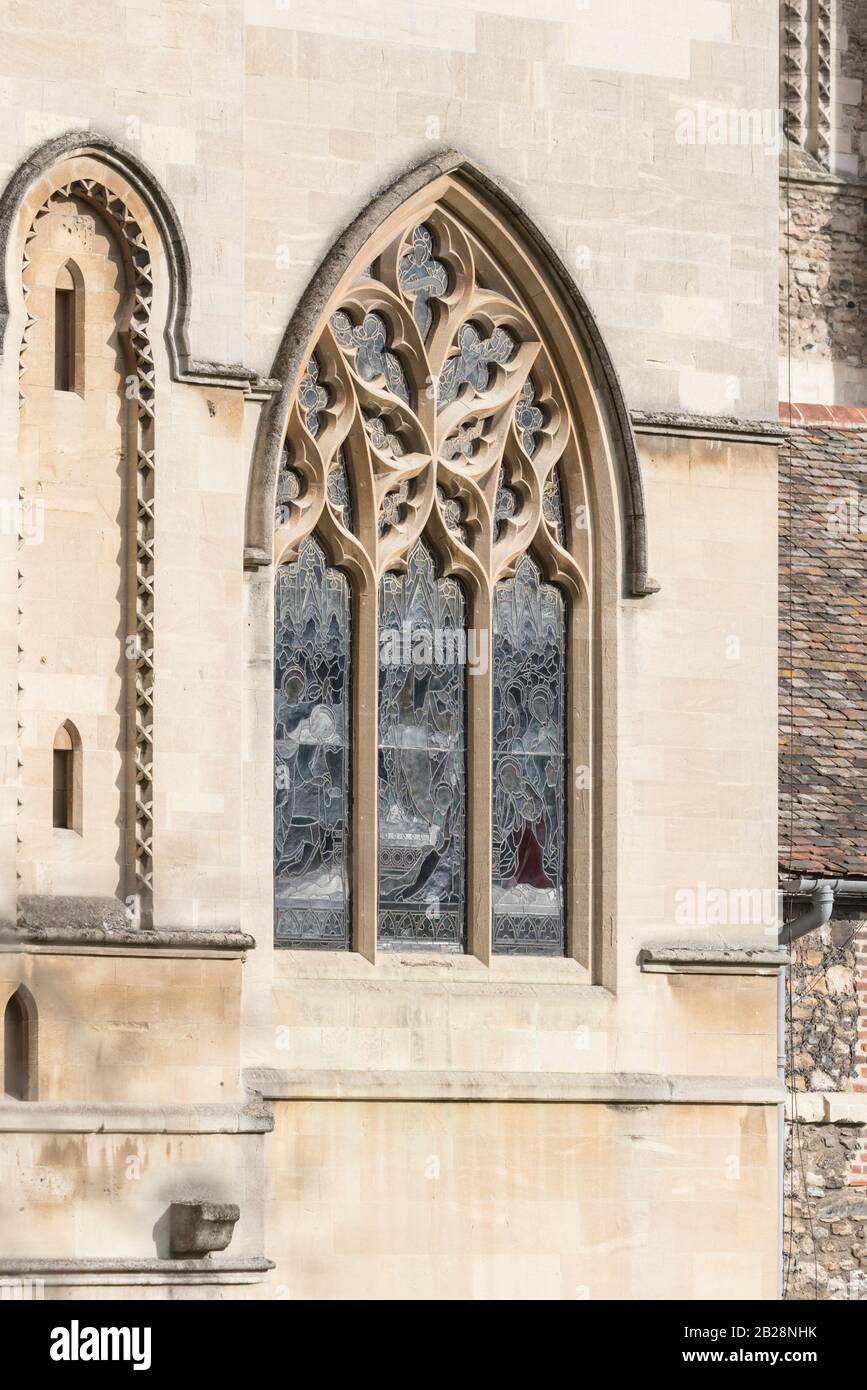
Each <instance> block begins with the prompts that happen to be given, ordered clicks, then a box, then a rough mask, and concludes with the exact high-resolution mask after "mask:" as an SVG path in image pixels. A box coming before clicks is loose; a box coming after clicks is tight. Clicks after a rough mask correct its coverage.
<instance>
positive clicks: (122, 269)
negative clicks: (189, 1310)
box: [0, 0, 860, 1300]
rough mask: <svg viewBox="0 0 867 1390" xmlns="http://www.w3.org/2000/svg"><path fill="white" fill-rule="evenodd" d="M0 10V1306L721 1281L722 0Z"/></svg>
mask: <svg viewBox="0 0 867 1390" xmlns="http://www.w3.org/2000/svg"><path fill="white" fill-rule="evenodd" d="M8 9H9V13H8V18H7V24H6V29H5V30H4V52H3V55H2V65H3V72H4V81H3V88H2V94H3V95H2V101H3V106H4V114H5V115H6V116H7V117H8V119H7V120H4V122H3V125H2V135H0V166H2V182H3V184H4V188H5V191H4V192H3V195H2V200H0V237H2V245H3V252H4V262H3V265H4V279H3V286H2V291H0V317H2V328H3V342H2V360H0V436H2V450H0V476H2V484H0V506H2V518H3V525H2V527H0V577H2V582H0V603H2V604H3V613H4V620H3V621H2V622H0V676H2V687H3V690H4V691H5V698H4V700H3V701H2V702H0V744H2V760H0V767H2V769H3V775H2V783H0V918H2V942H0V944H2V947H3V949H2V953H0V1007H3V1008H4V1010H5V1028H4V1034H3V1044H2V1045H3V1067H4V1077H5V1096H4V1098H3V1099H2V1100H0V1131H2V1142H0V1176H2V1182H0V1279H2V1280H12V1281H14V1280H19V1281H37V1282H38V1284H39V1287H40V1288H41V1289H42V1290H43V1291H44V1296H45V1297H46V1298H56V1299H67V1298H68V1299H72V1298H80V1297H90V1298H97V1299H101V1298H112V1299H114V1298H117V1299H123V1298H140V1297H145V1298H172V1299H187V1298H195V1299H200V1298H209V1299H230V1298H231V1299H236V1298H250V1299H259V1298H265V1299H273V1298H288V1299H294V1298H313V1299H329V1298H335V1299H336V1298H375V1299H388V1298H407V1297H424V1298H438V1299H450V1298H461V1299H468V1298H479V1299H486V1298H530V1297H534V1298H552V1299H568V1300H583V1299H591V1300H592V1299H600V1298H618V1299H637V1298H647V1297H652V1298H690V1299H698V1298H714V1299H726V1298H734V1297H754V1298H760V1299H773V1298H775V1297H777V1296H778V1293H779V1290H780V1288H781V1278H782V1273H781V1263H780V1251H781V1218H782V1209H781V1197H782V1190H781V1182H782V1155H783V1148H782V1142H781V1139H782V1135H781V1127H782V1126H781V1122H782V1118H783V1117H782V1104H783V1101H784V1094H785V1092H784V1087H783V1082H782V1078H781V1062H780V1056H779V1032H778V1024H779V1002H780V996H779V994H778V975H779V971H780V970H781V968H782V967H783V965H784V963H785V960H786V953H785V952H784V951H782V950H781V949H780V947H779V945H778V941H777V932H776V924H775V923H773V922H771V923H769V922H768V921H767V914H766V913H765V912H764V911H763V910H762V908H761V904H762V903H763V902H764V901H765V900H766V899H767V896H768V894H771V893H773V892H774V891H775V889H776V886H777V870H778V837H777V807H778V780H777V744H778V723H777V716H778V706H777V681H778V671H777V654H778V630H777V595H778V451H779V447H780V443H781V441H782V440H783V439H784V438H785V435H784V431H783V430H782V429H781V426H780V425H779V423H778V371H777V339H778V330H779V304H778V268H779V241H778V231H779V223H778V215H779V213H778V208H779V204H778V199H779V186H780V185H779V166H778V151H777V150H776V149H775V148H769V147H768V143H767V141H766V140H764V139H763V138H760V139H758V140H757V139H755V138H753V136H752V135H751V134H750V132H753V135H754V134H755V132H759V135H761V132H762V131H764V130H766V128H767V122H766V121H764V120H761V119H760V120H759V121H758V122H757V123H756V122H747V123H746V124H743V123H741V125H739V127H738V128H739V129H743V130H744V131H745V132H746V139H745V141H744V143H742V144H739V143H737V142H735V143H727V144H725V145H721V144H715V143H709V142H707V141H703V140H701V139H699V138H696V139H695V140H694V141H690V140H683V139H680V138H679V137H678V132H679V131H683V130H684V129H685V128H686V126H688V125H689V123H688V122H686V125H685V113H686V114H688V113H690V112H700V111H702V110H703V111H704V112H705V115H706V114H707V110H708V108H714V109H716V108H719V109H722V110H729V109H731V110H738V111H740V110H749V111H757V112H759V113H762V112H765V113H767V112H770V113H776V112H777V110H778V106H779V92H778V59H779V32H780V28H779V14H778V10H777V6H776V5H775V4H772V3H769V2H768V3H765V0H691V3H690V4H689V5H688V6H672V5H671V3H670V0H645V2H644V3H643V4H642V5H641V7H640V11H641V14H640V18H639V20H638V21H636V18H635V9H636V7H635V6H632V5H629V4H626V3H619V2H618V3H608V4H606V5H604V6H594V5H590V6H580V5H579V6H576V5H575V4H574V3H571V0H546V3H544V4H543V5H541V6H540V5H539V4H538V3H536V4H533V5H529V4H526V5H525V4H518V5H515V4H513V3H510V4H499V3H497V0H472V3H466V4H463V5H461V6H460V7H458V8H456V9H454V10H450V11H449V13H448V18H447V21H446V16H443V22H442V24H441V25H440V26H439V27H438V28H437V30H436V32H434V31H433V30H432V29H431V26H430V23H429V22H428V21H429V14H428V12H427V11H425V10H424V9H423V7H422V6H421V5H418V4H416V3H414V0H413V2H412V3H406V4H403V5H400V6H398V7H397V14H396V13H395V6H394V5H385V4H380V3H376V4H370V5H365V6H364V7H362V8H361V9H358V10H356V11H352V12H351V13H349V12H344V7H343V6H341V5H338V4H336V3H325V4H323V5H322V6H320V7H319V9H318V10H317V11H315V12H309V13H308V12H305V13H304V14H303V15H302V14H301V12H300V10H299V8H298V7H296V6H292V5H282V4H275V3H272V0H247V3H246V4H242V3H241V0H225V3H222V4H219V5H208V6H204V5H183V6H162V7H159V8H158V11H157V12H156V13H154V14H153V15H151V16H150V17H149V21H148V50H147V59H146V61H143V60H142V57H141V50H140V48H139V47H138V45H137V42H136V36H137V35H138V33H139V24H140V10H139V8H138V7H135V6H133V5H131V4H130V3H128V0H109V2H108V3H106V4H103V5H101V6H98V7H97V6H93V5H90V4H81V5H71V6H67V7H64V10H63V13H62V15H57V14H56V13H55V7H50V6H47V5H45V4H44V3H42V0H35V3H30V4H28V5H26V6H24V5H12V6H10V7H8ZM64 26H69V27H68V29H67V28H66V27H64ZM82 32H86V34H87V42H86V43H84V44H79V39H80V36H81V33H82ZM71 52H75V53H76V70H75V72H74V73H72V72H71V71H70V53H71ZM849 95H850V96H851V92H850V93H849ZM850 108H851V103H849V104H848V105H847V107H846V113H845V114H846V121H847V122H848V125H846V129H847V130H848V129H850V128H851V131H852V132H853V134H852V139H853V140H856V141H857V139H858V138H860V136H859V135H858V131H859V130H860V126H859V124H858V120H857V119H856V116H855V114H853V111H852V109H850ZM711 128H713V122H708V121H707V120H706V119H705V120H704V122H703V123H702V121H701V120H699V121H697V123H696V125H695V130H696V131H698V130H701V129H703V130H705V131H707V130H709V129H711ZM805 138H806V137H805ZM854 365H855V366H858V365H860V364H859V363H856V364H854ZM389 634H391V636H392V638H393V637H394V635H395V634H397V637H398V639H399V640H389V642H386V643H383V641H382V640H381V639H382V637H383V635H385V636H386V637H388V636H389ZM462 654H463V655H462ZM483 654H484V655H483ZM711 901H713V902H714V903H717V904H719V903H720V902H723V903H725V904H726V905H727V906H725V907H724V908H722V909H720V908H719V907H717V908H715V909H714V911H712V912H711V911H709V910H708V908H707V904H708V903H709V902H711ZM756 904H758V905H759V906H758V908H756V906H755V905H756Z"/></svg>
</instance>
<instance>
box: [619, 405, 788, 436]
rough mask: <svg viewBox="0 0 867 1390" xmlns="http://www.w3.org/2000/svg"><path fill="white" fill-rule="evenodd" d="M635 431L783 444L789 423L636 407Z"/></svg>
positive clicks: (633, 425) (631, 413) (633, 417)
mask: <svg viewBox="0 0 867 1390" xmlns="http://www.w3.org/2000/svg"><path fill="white" fill-rule="evenodd" d="M630 415H631V419H632V428H633V429H634V430H635V433H636V434H666V435H676V436H680V437H685V438H687V439H728V440H732V441H733V442H736V443H741V444H780V443H781V442H782V441H783V440H784V439H785V437H786V426H785V425H784V424H783V423H782V422H781V421H780V420H747V419H742V418H741V417H740V416H736V415H693V414H690V413H688V412H686V411H679V410H664V411H650V410H633V411H631V412H630Z"/></svg>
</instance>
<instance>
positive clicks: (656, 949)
mask: <svg viewBox="0 0 867 1390" xmlns="http://www.w3.org/2000/svg"><path fill="white" fill-rule="evenodd" d="M789 960H790V957H789V953H788V951H783V950H780V949H779V948H777V947H773V948H771V949H766V948H764V947H758V948H755V949H743V948H740V947H734V946H644V947H643V948H642V949H641V950H640V951H639V953H638V963H639V965H640V966H641V969H642V970H643V971H644V972H645V974H658V975H773V974H775V973H776V971H777V970H780V969H781V968H782V967H783V966H786V965H788V964H789Z"/></svg>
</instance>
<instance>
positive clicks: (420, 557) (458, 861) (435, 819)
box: [379, 541, 466, 951]
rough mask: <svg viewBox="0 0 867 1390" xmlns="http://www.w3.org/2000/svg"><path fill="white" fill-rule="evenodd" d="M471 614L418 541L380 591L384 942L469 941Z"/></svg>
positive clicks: (441, 944)
mask: <svg viewBox="0 0 867 1390" xmlns="http://www.w3.org/2000/svg"><path fill="white" fill-rule="evenodd" d="M465 624H466V615H465V601H464V596H463V592H462V590H461V587H460V585H459V584H458V583H457V582H456V581H455V580H454V579H438V578H437V576H436V567H435V563H434V559H433V556H432V555H431V553H430V551H429V550H428V549H427V547H426V546H425V544H424V543H423V542H422V541H418V542H417V543H416V544H415V546H414V547H413V549H412V550H411V552H410V554H409V557H408V560H407V572H406V575H405V576H401V575H396V574H387V575H385V577H384V578H383V580H382V583H381V586H380V670H379V678H380V691H379V943H380V945H381V946H384V947H386V948H391V949H399V950H408V949H420V948H422V949H429V950H430V949H435V950H452V951H460V950H463V949H464V943H465V938H466V924H465V917H466V903H465V896H466V895H465V887H464V885H465V857H466V845H465V826H466V754H465V742H464V731H465V703H466V686H465V676H466V665H465V654H466V626H465Z"/></svg>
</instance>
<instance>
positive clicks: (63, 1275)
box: [0, 1255, 274, 1288]
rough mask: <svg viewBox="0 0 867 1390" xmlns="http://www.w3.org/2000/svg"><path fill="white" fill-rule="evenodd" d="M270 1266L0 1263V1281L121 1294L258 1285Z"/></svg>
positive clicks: (258, 1262)
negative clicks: (149, 1288) (140, 1288)
mask: <svg viewBox="0 0 867 1390" xmlns="http://www.w3.org/2000/svg"><path fill="white" fill-rule="evenodd" d="M273 1268H274V1263H273V1261H272V1260H268V1259H266V1258H265V1257H264V1256H261V1255H259V1256H247V1257H243V1256H242V1257H240V1258H237V1259H232V1258H228V1259H216V1260H215V1259H213V1258H212V1257H211V1256H210V1255H206V1256H204V1257H203V1258H201V1259H192V1260H164V1259H156V1258H153V1259H135V1258H129V1259H127V1258H124V1257H119V1258H115V1259H79V1260H66V1259H44V1258H42V1257H34V1258H33V1259H28V1258H27V1257H26V1256H19V1257H16V1258H13V1259H8V1258H7V1259H0V1280H4V1279H5V1280H15V1281H16V1283H21V1282H22V1281H24V1280H30V1281H32V1282H34V1283H36V1284H37V1285H43V1286H44V1287H45V1288H64V1287H65V1288H78V1287H90V1288H123V1287H124V1286H129V1285H167V1284H259V1283H261V1282H262V1280H263V1279H264V1277H265V1275H266V1274H267V1273H268V1271H269V1270H272V1269H273Z"/></svg>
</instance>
